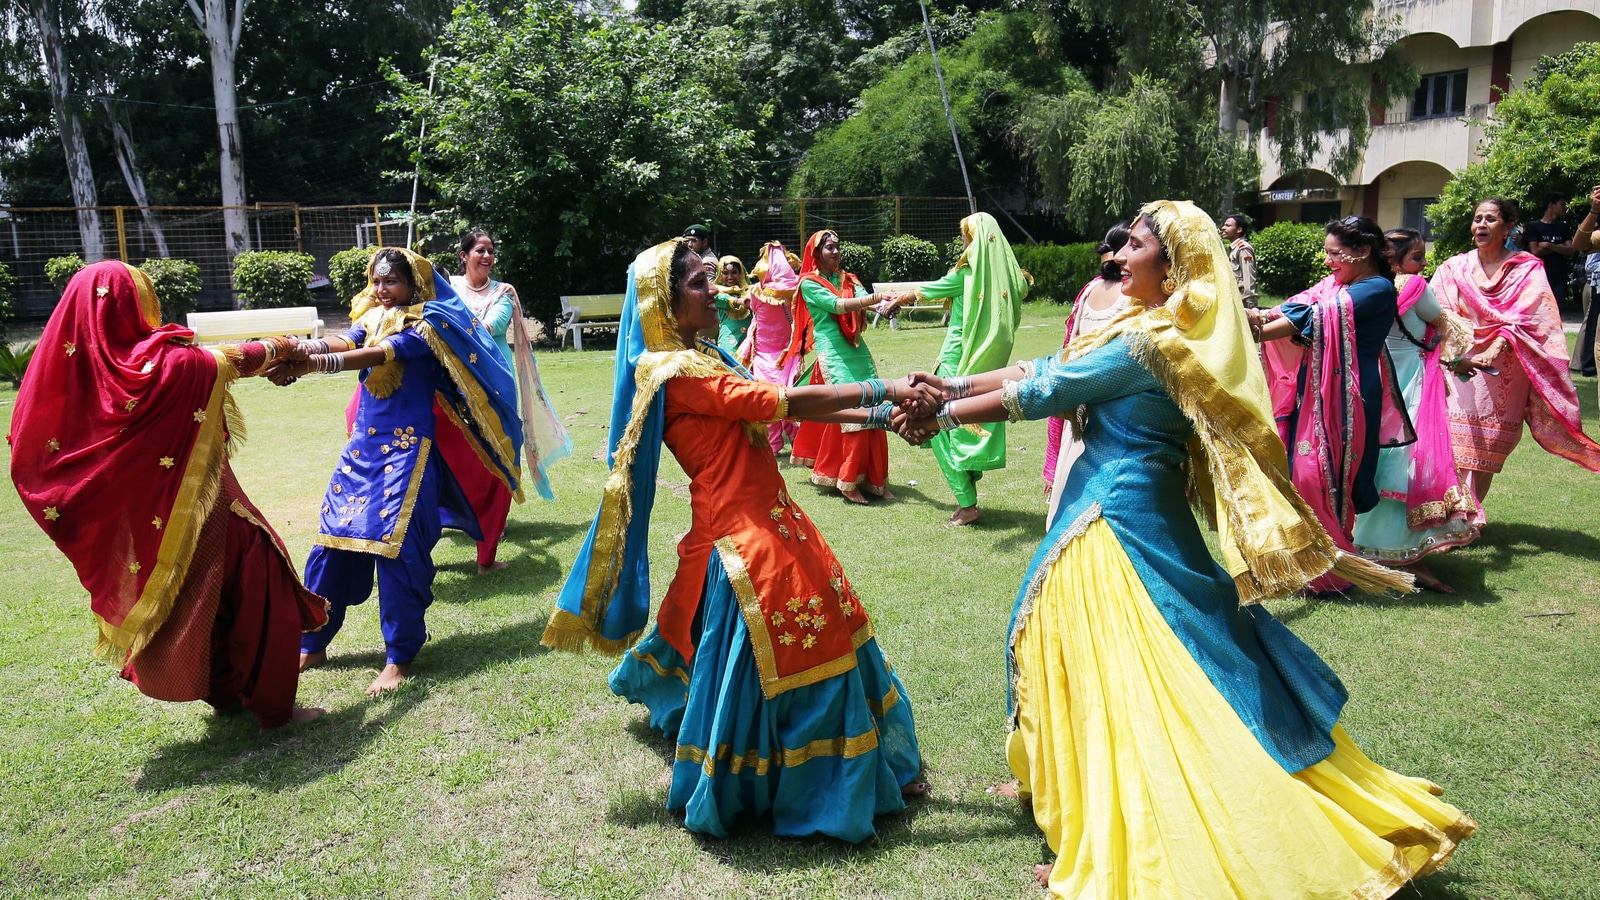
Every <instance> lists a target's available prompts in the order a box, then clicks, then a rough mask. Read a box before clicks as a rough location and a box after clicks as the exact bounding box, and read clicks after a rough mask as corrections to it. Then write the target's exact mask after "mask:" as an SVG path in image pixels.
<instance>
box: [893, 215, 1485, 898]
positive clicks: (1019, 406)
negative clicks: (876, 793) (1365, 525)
mask: <svg viewBox="0 0 1600 900" xmlns="http://www.w3.org/2000/svg"><path fill="white" fill-rule="evenodd" d="M1117 263H1118V264H1119V265H1120V266H1121V268H1122V270H1123V273H1124V274H1123V279H1122V290H1123V292H1124V293H1125V294H1127V295H1128V297H1129V299H1130V301H1131V304H1130V308H1129V310H1128V311H1127V312H1125V313H1123V314H1122V315H1119V316H1118V317H1117V318H1116V319H1114V320H1113V321H1112V322H1111V323H1109V324H1108V325H1106V326H1105V327H1104V328H1103V329H1101V330H1100V331H1098V332H1097V333H1095V334H1093V335H1086V336H1085V337H1083V338H1081V339H1078V340H1074V341H1073V342H1072V343H1071V344H1070V345H1069V346H1068V347H1067V348H1066V349H1065V350H1064V351H1062V354H1061V355H1060V356H1059V357H1054V358H1049V357H1047V358H1044V359H1038V360H1034V361H1032V362H1027V363H1022V364H1019V365H1013V366H1011V367H1009V368H1006V369H1001V370H998V371H993V372H987V373H982V374H978V375H972V376H968V377H965V378H954V379H949V380H946V381H944V382H942V387H943V390H944V392H945V396H946V397H947V398H948V399H947V402H946V403H945V405H944V407H943V408H942V410H941V411H940V412H939V413H938V415H937V416H936V417H935V418H933V419H924V420H918V421H911V420H909V419H907V420H903V421H901V422H899V423H898V424H899V427H900V429H901V431H902V433H903V434H905V435H906V436H908V437H910V438H912V439H925V438H926V437H927V436H929V435H930V434H931V433H932V432H933V431H934V430H937V429H949V428H954V427H957V426H958V425H959V424H960V423H961V422H967V421H971V422H986V421H992V420H994V419H995V418H996V417H997V416H1001V415H1004V416H1007V417H1008V418H1009V419H1010V420H1011V421H1020V420H1022V419H1041V418H1045V417H1046V416H1051V415H1060V414H1062V413H1063V412H1065V411H1067V410H1072V409H1076V408H1077V407H1079V406H1083V405H1086V406H1087V407H1088V411H1087V418H1086V420H1085V422H1086V424H1085V427H1084V430H1083V441H1084V451H1083V455H1082V456H1081V457H1080V458H1079V459H1078V461H1077V462H1076V463H1075V464H1074V465H1073V468H1072V471H1071V473H1070V475H1069V476H1068V479H1067V483H1066V486H1065V487H1064V488H1063V492H1062V496H1061V510H1060V512H1059V513H1058V515H1057V517H1056V519H1055V521H1054V523H1053V524H1052V526H1051V529H1050V533H1049V535H1048V536H1047V537H1046V539H1045V541H1044V543H1043V544H1042V545H1041V546H1040V548H1039V551H1038V552H1037V553H1036V554H1035V555H1034V558H1033V561H1032V562H1031V563H1030V565H1029V567H1028V572H1027V574H1026V576H1025V577H1024V579H1023V584H1022V588H1021V590H1020V591H1019V592H1018V595H1017V601H1016V605H1015V608H1014V611H1013V618H1012V624H1011V628H1010V629H1009V635H1008V641H1007V647H1006V656H1007V663H1008V671H1009V673H1010V676H1011V677H1010V692H1009V693H1010V707H1009V709H1010V724H1011V728H1012V730H1011V732H1010V734H1009V736H1008V738H1007V741H1006V755H1007V759H1008V761H1009V762H1010V764H1011V768H1012V771H1013V773H1014V774H1015V775H1016V776H1017V779H1018V784H1017V785H1016V786H1015V788H1014V790H1015V791H1016V793H1017V794H1018V795H1019V796H1028V797H1031V799H1032V804H1033V813H1034V819H1035V821H1036V822H1037V823H1038V825H1039V827H1040V828H1041V829H1042V830H1043V831H1044V834H1045V837H1046V839H1047V841H1048V843H1049V846H1050V848H1051V850H1052V851H1053V852H1054V853H1055V860H1054V862H1053V863H1046V864H1044V865H1041V866H1038V867H1037V868H1036V875H1037V876H1038V878H1039V880H1040V881H1041V882H1042V883H1045V884H1047V885H1048V887H1049V888H1050V891H1051V893H1052V895H1053V896H1057V897H1069V898H1079V897H1097V898H1133V897H1138V898H1152V897H1171V898H1190V897H1206V898H1224V897H1252V898H1265V897H1271V898H1296V897H1303V898H1310V897H1318V898H1322V897H1387V896H1389V895H1390V894H1392V893H1393V892H1394V891H1396V890H1398V889H1399V888H1400V887H1401V886H1402V885H1404V884H1405V883H1406V882H1407V881H1408V880H1410V879H1411V878H1413V877H1417V876H1420V875H1425V874H1427V873H1429V872H1431V871H1433V870H1435V869H1437V868H1438V867H1439V866H1440V865H1442V864H1443V863H1444V862H1445V860H1446V859H1447V858H1448V857H1449V856H1450V854H1451V852H1452V851H1453V850H1454V849H1455V846H1456V844H1457V842H1459V841H1460V840H1462V839H1464V838H1466V837H1467V836H1468V835H1470V834H1472V832H1473V831H1474V830H1475V829H1476V824H1475V823H1474V822H1473V821H1472V820H1471V819H1470V818H1468V817H1467V816H1466V815H1464V814H1463V813H1462V812H1461V811H1460V810H1458V809H1456V808H1455V807H1453V806H1450V805H1448V804H1446V803H1444V802H1442V801H1440V800H1438V799H1437V797H1436V796H1435V795H1436V794H1437V793H1439V792H1440V789H1439V788H1438V787H1437V786H1436V785H1433V784H1432V783H1430V782H1427V781H1425V780H1423V779H1420V778H1410V777H1406V776H1403V775H1399V774H1396V773H1394V772H1391V771H1389V770H1387V769H1384V768H1382V767H1380V766H1378V765H1377V764H1375V763H1373V762H1372V761H1370V760H1368V759H1367V758H1366V756H1365V755H1363V754H1362V752H1361V751H1360V750H1359V749H1358V748H1357V747H1356V745H1355V744H1354V743H1353V741H1352V740H1351V738H1350V737H1349V735H1347V734H1346V733H1345V730H1344V729H1343V727H1342V726H1340V725H1339V717H1340V712H1341V710H1342V709H1343V707H1344V704H1345V701H1346V696H1347V695H1346V692H1345V688H1344V685H1343V684H1341V683H1340V681H1339V678H1338V676H1337V675H1335V674H1334V673H1333V671H1332V670H1331V669H1329V667H1328V666H1327V665H1326V664H1325V663H1324V662H1323V661H1322V660H1321V659H1320V658H1319V657H1318V656H1317V654H1316V653H1315V652H1314V651H1312V650H1311V649H1310V648H1309V647H1307V646H1306V645H1305V644H1303V643H1302V642H1301V641H1300V640H1299V639H1298V638H1296V637H1295V636H1294V634H1293V633H1291V632H1290V631H1289V630H1288V629H1287V628H1286V627H1284V626H1283V625H1282V624H1281V623H1280V622H1278V621H1277V620H1276V619H1274V618H1273V617H1272V615H1271V614H1270V613H1268V612H1267V611H1266V610H1265V609H1263V608H1262V607H1261V606H1260V605H1258V603H1259V601H1261V600H1262V599H1265V598H1270V597H1279V596H1283V595H1286V594H1288V593H1291V592H1294V591H1297V590H1299V589H1301V588H1303V587H1304V586H1305V584H1306V583H1307V582H1309V581H1310V580H1311V579H1313V578H1315V577H1317V576H1319V575H1321V574H1323V573H1324V572H1325V571H1328V570H1330V569H1331V570H1333V571H1336V572H1338V573H1340V574H1341V575H1343V576H1344V577H1346V578H1349V579H1351V580H1352V581H1354V582H1356V583H1357V584H1360V585H1362V586H1363V587H1366V588H1369V589H1383V588H1405V587H1409V577H1408V576H1404V575H1401V574H1399V573H1395V572H1392V571H1390V570H1388V569H1385V568H1383V567H1381V566H1377V565H1375V564H1373V563H1370V562H1367V561H1365V560H1362V559H1359V558H1356V557H1353V556H1350V555H1347V554H1345V553H1343V552H1341V551H1339V550H1338V549H1337V548H1336V547H1335V546H1334V545H1333V543H1332V541H1331V540H1330V539H1329V537H1328V535H1327V534H1326V532H1324V531H1323V529H1322V528H1321V527H1319V525H1318V524H1317V519H1316V517H1315V516H1314V515H1313V513H1312V512H1311V510H1310V509H1309V508H1308V507H1307V506H1306V504H1305V503H1304V501H1303V500H1301V499H1300V498H1299V496H1298V495H1296V493H1295V492H1294V489H1293V488H1292V487H1291V486H1290V483H1289V480H1288V464H1287V460H1286V458H1285V454H1284V450H1283V445H1282V444H1281V443H1280V442H1279V440H1278V435H1277V432H1276V429H1275V428H1274V426H1273V419H1272V415H1271V412H1270V405H1269V403H1268V399H1267V391H1266V383H1265V379H1264V377H1263V375H1262V372H1261V368H1260V366H1259V364H1258V363H1257V362H1256V356H1255V352H1254V348H1253V347H1252V345H1251V341H1250V332H1249V329H1248V326H1247V325H1246V323H1245V319H1244V316H1243V314H1242V312H1243V308H1242V306H1241V304H1240V301H1239V294H1238V287H1237V285H1236V284H1235V282H1234V280H1233V277H1232V273H1231V271H1230V268H1229V265H1228V259H1227V254H1226V252H1225V251H1224V249H1223V246H1222V242H1221V239H1220V238H1219V237H1218V235H1217V228H1216V225H1215V224H1214V223H1213V222H1212V221H1211V219H1210V217H1209V216H1207V215H1206V214H1205V213H1204V212H1203V211H1201V210H1200V209H1199V208H1198V207H1195V206H1194V205H1193V204H1191V203H1188V202H1176V203H1174V202H1170V201H1160V202H1157V203H1152V204H1149V205H1147V206H1146V207H1145V208H1144V209H1143V211H1142V213H1141V215H1140V217H1139V219H1138V220H1137V221H1136V222H1135V224H1134V227H1133V229H1132V232H1131V234H1130V237H1129V241H1128V244H1127V246H1125V247H1124V248H1123V250H1122V251H1120V252H1119V253H1118V255H1117ZM917 377H918V378H919V379H921V378H922V377H923V376H917ZM930 378H931V376H930ZM933 382H936V383H937V382H938V379H933ZM1186 497H1193V498H1195V501H1196V503H1197V504H1198V505H1199V506H1201V507H1202V508H1203V511H1204V513H1205V514H1206V515H1207V516H1208V518H1209V519H1210V520H1211V521H1213V522H1214V523H1215V524H1216V527H1217V529H1218V544H1219V546H1220V549H1221V554H1222V560H1223V564H1222V565H1218V563H1217V562H1216V561H1214V560H1213V558H1212V556H1211V554H1210V552H1209V551H1208V549H1207V547H1206V543H1205V541H1204V539H1203V538H1202V536H1201V533H1200V527H1199V525H1198V523H1197V521H1196V517H1195V515H1194V514H1193V513H1192V511H1191V510H1190V509H1189V507H1188V504H1187V503H1186V499H1185V498H1186Z"/></svg>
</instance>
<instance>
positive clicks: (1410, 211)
mask: <svg viewBox="0 0 1600 900" xmlns="http://www.w3.org/2000/svg"><path fill="white" fill-rule="evenodd" d="M1437 202H1439V198H1438V197H1407V198H1406V199H1405V202H1404V205H1403V206H1402V208H1401V212H1400V227H1401V228H1410V229H1411V230H1413V231H1420V232H1422V239H1423V240H1425V241H1432V240H1433V226H1432V225H1430V224H1429V223H1428V207H1429V206H1431V205H1432V204H1434V203H1437Z"/></svg>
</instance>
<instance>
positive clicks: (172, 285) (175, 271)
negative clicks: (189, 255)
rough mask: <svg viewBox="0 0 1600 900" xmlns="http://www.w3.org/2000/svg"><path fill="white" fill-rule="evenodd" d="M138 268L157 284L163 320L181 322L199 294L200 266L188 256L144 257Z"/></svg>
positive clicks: (191, 310)
mask: <svg viewBox="0 0 1600 900" xmlns="http://www.w3.org/2000/svg"><path fill="white" fill-rule="evenodd" d="M139 268H140V269H142V270H144V273H145V274H146V275H149V276H150V281H151V283H152V284H154V285H155V286H156V298H157V299H159V300H160V301H161V318H162V320H163V321H166V322H177V323H179V324H182V323H183V322H184V320H185V319H186V318H187V317H188V315H189V313H191V312H194V302H195V300H196V299H197V298H199V296H200V267H199V266H197V265H195V264H194V263H192V262H190V261H188V260H187V259H147V260H145V261H144V265H141V266H140V267H139Z"/></svg>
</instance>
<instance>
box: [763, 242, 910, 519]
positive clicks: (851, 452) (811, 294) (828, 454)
mask: <svg viewBox="0 0 1600 900" xmlns="http://www.w3.org/2000/svg"><path fill="white" fill-rule="evenodd" d="M839 258H840V253H839V235H838V233H837V232H833V231H819V232H817V233H816V234H813V235H812V236H811V240H809V241H806V251H805V255H804V256H803V257H802V258H801V261H800V296H801V297H802V298H803V299H804V300H805V302H804V303H801V304H798V309H797V312H798V313H800V314H801V317H802V318H803V319H804V320H805V321H804V322H801V321H796V323H795V327H796V328H798V329H804V330H803V331H802V334H809V335H810V336H811V338H812V339H813V340H814V341H815V343H816V348H817V358H816V362H815V363H814V364H813V366H812V369H811V379H810V383H811V384H843V383H846V382H852V381H866V380H868V379H871V378H877V377H878V369H877V366H876V365H874V364H873V361H872V351H871V350H868V349H867V341H866V339H865V338H864V337H863V336H862V334H861V332H862V331H863V329H864V326H865V324H866V316H865V315H864V314H863V312H862V311H863V310H866V309H868V308H870V307H873V306H876V305H878V302H879V301H880V300H881V299H891V300H896V299H897V298H880V297H879V296H878V295H877V294H872V293H868V291H867V289H866V287H864V286H863V285H862V284H861V279H859V278H857V277H856V276H855V274H854V273H852V272H846V271H844V270H843V269H841V268H840V267H839ZM885 311H887V310H885ZM789 458H790V459H791V460H792V461H793V462H795V463H797V464H799V465H805V466H810V467H811V483H812V484H817V485H824V486H827V487H836V488H838V489H839V493H840V494H842V495H843V496H844V498H845V499H846V500H849V501H850V502H852V503H866V502H867V498H866V497H865V496H863V495H862V490H863V489H865V490H866V492H867V493H870V494H874V495H876V496H879V497H882V498H883V499H885V500H893V499H894V494H893V493H891V492H890V491H889V487H888V481H889V441H888V438H886V437H885V436H884V433H883V432H882V431H874V430H870V429H865V430H864V429H862V428H861V427H860V426H856V425H842V426H841V425H839V424H837V423H832V422H829V423H823V422H802V423H801V425H800V430H799V432H798V433H796V434H795V438H794V447H793V448H792V449H791V450H790V451H789Z"/></svg>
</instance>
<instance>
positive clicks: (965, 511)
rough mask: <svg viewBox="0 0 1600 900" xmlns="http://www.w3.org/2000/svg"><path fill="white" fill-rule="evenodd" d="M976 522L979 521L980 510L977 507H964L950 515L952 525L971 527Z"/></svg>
mask: <svg viewBox="0 0 1600 900" xmlns="http://www.w3.org/2000/svg"><path fill="white" fill-rule="evenodd" d="M976 521H978V508H977V507H976V506H963V507H961V508H960V509H958V510H956V511H955V512H953V513H951V514H950V524H951V525H956V526H961V525H971V524H972V523H973V522H976Z"/></svg>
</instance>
